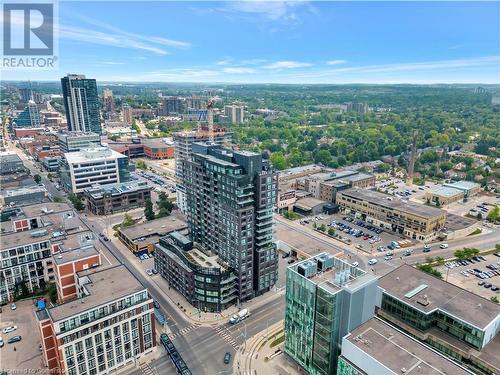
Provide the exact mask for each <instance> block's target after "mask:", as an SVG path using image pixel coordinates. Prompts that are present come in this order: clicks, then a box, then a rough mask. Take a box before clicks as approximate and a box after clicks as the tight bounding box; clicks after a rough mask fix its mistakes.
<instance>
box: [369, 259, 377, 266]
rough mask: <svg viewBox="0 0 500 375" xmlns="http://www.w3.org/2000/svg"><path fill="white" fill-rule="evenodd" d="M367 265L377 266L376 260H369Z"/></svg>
mask: <svg viewBox="0 0 500 375" xmlns="http://www.w3.org/2000/svg"><path fill="white" fill-rule="evenodd" d="M368 264H369V265H370V266H373V265H374V264H377V259H375V258H373V259H370V260H369V261H368Z"/></svg>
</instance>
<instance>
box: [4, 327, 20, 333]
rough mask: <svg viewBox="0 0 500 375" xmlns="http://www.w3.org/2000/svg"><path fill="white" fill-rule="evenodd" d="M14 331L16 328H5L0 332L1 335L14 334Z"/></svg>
mask: <svg viewBox="0 0 500 375" xmlns="http://www.w3.org/2000/svg"><path fill="white" fill-rule="evenodd" d="M16 329H17V326H9V327H5V328H4V329H3V330H2V332H3V333H11V332H14V331H15V330H16Z"/></svg>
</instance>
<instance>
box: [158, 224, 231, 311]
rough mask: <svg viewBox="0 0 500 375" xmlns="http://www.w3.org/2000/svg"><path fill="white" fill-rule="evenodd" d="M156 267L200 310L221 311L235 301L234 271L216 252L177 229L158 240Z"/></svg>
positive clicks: (170, 283) (171, 284)
mask: <svg viewBox="0 0 500 375" xmlns="http://www.w3.org/2000/svg"><path fill="white" fill-rule="evenodd" d="M155 268H156V270H158V272H159V273H160V275H162V276H163V277H164V278H165V279H166V280H168V283H169V285H170V286H172V287H174V288H175V289H176V290H177V291H178V292H179V293H181V294H182V295H183V296H184V297H185V298H186V299H187V300H188V301H189V303H191V304H192V305H193V306H195V307H196V308H198V309H199V310H200V311H204V312H207V311H208V312H220V311H222V310H225V309H226V308H228V307H229V306H231V305H234V304H235V303H236V302H237V298H238V296H237V288H236V280H237V278H236V274H235V272H234V271H233V270H232V269H231V268H230V267H229V265H228V264H227V263H226V262H224V261H222V260H221V259H219V257H218V256H217V255H215V254H212V253H210V252H209V251H207V250H205V249H202V248H201V247H198V246H196V245H195V244H193V242H192V241H191V240H189V239H188V238H187V237H185V236H183V235H181V234H180V233H179V232H172V233H170V234H169V235H168V236H165V237H163V238H161V239H160V243H159V244H157V245H156V249H155Z"/></svg>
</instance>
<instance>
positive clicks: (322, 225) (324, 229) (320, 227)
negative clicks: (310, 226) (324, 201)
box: [319, 224, 326, 232]
mask: <svg viewBox="0 0 500 375" xmlns="http://www.w3.org/2000/svg"><path fill="white" fill-rule="evenodd" d="M319 230H320V231H322V232H326V225H325V224H321V225H320V226H319Z"/></svg>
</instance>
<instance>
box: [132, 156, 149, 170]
mask: <svg viewBox="0 0 500 375" xmlns="http://www.w3.org/2000/svg"><path fill="white" fill-rule="evenodd" d="M135 165H136V167H137V168H139V169H143V170H146V169H148V166H147V165H146V162H145V161H144V160H142V159H139V160H137V161H136V163H135Z"/></svg>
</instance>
